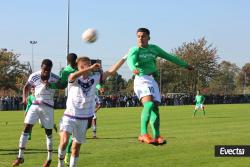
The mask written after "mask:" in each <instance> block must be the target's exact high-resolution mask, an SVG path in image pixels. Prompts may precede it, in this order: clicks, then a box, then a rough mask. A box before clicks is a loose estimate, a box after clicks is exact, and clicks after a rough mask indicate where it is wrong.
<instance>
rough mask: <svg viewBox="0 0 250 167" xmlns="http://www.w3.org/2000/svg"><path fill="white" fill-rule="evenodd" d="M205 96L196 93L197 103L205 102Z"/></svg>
mask: <svg viewBox="0 0 250 167" xmlns="http://www.w3.org/2000/svg"><path fill="white" fill-rule="evenodd" d="M204 100H205V97H204V96H203V95H196V96H195V105H200V104H203V103H204Z"/></svg>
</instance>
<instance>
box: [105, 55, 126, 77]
mask: <svg viewBox="0 0 250 167" xmlns="http://www.w3.org/2000/svg"><path fill="white" fill-rule="evenodd" d="M127 57H128V55H127V54H126V55H125V56H123V57H122V59H121V60H119V61H118V62H117V63H115V64H114V65H112V66H111V67H110V68H109V69H108V70H107V71H105V72H104V73H103V77H102V79H103V80H106V78H107V77H108V76H110V75H114V74H115V73H116V71H117V70H119V68H120V67H121V66H122V65H123V64H124V63H125V62H126V60H127Z"/></svg>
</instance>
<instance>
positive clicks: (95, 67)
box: [89, 63, 101, 71]
mask: <svg viewBox="0 0 250 167" xmlns="http://www.w3.org/2000/svg"><path fill="white" fill-rule="evenodd" d="M100 68H101V64H99V63H95V64H93V65H91V66H90V67H89V69H90V70H91V71H97V70H98V69H100Z"/></svg>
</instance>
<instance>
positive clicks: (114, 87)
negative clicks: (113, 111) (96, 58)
mask: <svg viewBox="0 0 250 167" xmlns="http://www.w3.org/2000/svg"><path fill="white" fill-rule="evenodd" d="M126 85H127V82H126V80H125V79H123V78H122V75H120V74H118V73H116V74H115V75H113V76H110V77H108V78H107V80H106V81H105V83H104V85H103V87H104V90H105V94H117V93H118V92H121V91H122V90H124V89H125V88H126Z"/></svg>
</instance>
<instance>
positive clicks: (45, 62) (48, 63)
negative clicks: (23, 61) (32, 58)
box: [41, 59, 53, 67]
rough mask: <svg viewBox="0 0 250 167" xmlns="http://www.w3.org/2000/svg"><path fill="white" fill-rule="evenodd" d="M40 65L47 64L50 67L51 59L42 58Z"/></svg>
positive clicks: (51, 64)
mask: <svg viewBox="0 0 250 167" xmlns="http://www.w3.org/2000/svg"><path fill="white" fill-rule="evenodd" d="M42 65H46V66H48V67H52V66H53V63H52V61H51V60H50V59H43V61H42ZM42 65H41V66H42Z"/></svg>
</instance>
